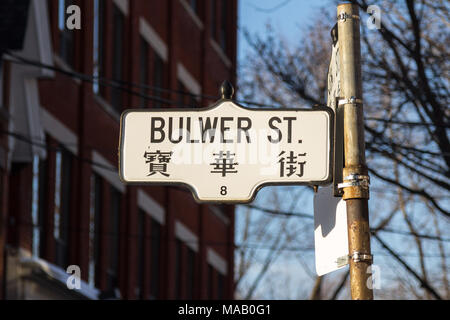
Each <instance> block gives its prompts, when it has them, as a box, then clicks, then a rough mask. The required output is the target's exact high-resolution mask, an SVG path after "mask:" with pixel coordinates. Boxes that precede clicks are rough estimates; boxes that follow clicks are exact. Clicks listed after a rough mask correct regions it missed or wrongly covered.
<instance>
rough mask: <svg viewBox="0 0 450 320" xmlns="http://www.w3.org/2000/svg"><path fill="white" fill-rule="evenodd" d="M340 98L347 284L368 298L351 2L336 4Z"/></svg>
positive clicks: (355, 20) (356, 41) (365, 181)
mask: <svg viewBox="0 0 450 320" xmlns="http://www.w3.org/2000/svg"><path fill="white" fill-rule="evenodd" d="M337 15H338V16H337V17H338V18H337V19H338V41H339V60H340V83H341V98H340V100H339V107H340V108H341V107H342V108H344V157H345V162H344V163H345V165H344V169H343V183H342V184H341V187H342V188H343V190H344V195H343V199H344V200H345V201H346V205H347V224H348V248H349V255H350V257H349V258H350V261H349V262H350V288H351V295H352V299H353V300H372V299H373V291H372V286H368V280H369V277H370V276H371V274H370V272H369V271H368V270H367V269H368V267H369V266H370V265H371V264H372V255H371V251H370V229H369V210H368V199H369V176H368V171H367V167H366V159H365V145H364V123H363V121H364V118H363V105H362V83H361V48H360V33H359V27H360V18H359V9H358V6H357V5H354V4H347V3H345V4H340V5H338V7H337Z"/></svg>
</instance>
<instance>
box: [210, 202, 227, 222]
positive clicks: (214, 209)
mask: <svg viewBox="0 0 450 320" xmlns="http://www.w3.org/2000/svg"><path fill="white" fill-rule="evenodd" d="M209 209H210V210H211V212H212V213H213V214H214V215H215V216H216V217H217V218H219V219H220V220H221V221H222V222H223V223H224V224H226V225H229V224H230V219H228V217H227V216H226V215H225V214H224V213H223V212H222V211H221V210H220V209H219V208H218V207H216V206H215V205H210V206H209Z"/></svg>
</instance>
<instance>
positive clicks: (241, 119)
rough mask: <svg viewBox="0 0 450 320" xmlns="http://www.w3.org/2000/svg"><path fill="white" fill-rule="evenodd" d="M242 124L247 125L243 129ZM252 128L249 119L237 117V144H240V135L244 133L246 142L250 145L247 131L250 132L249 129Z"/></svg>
mask: <svg viewBox="0 0 450 320" xmlns="http://www.w3.org/2000/svg"><path fill="white" fill-rule="evenodd" d="M242 122H247V125H246V126H245V127H244V126H243V125H242ZM251 127H252V120H250V118H247V117H239V118H238V125H237V128H238V132H237V133H238V140H237V142H238V143H240V142H241V133H242V132H245V137H246V139H247V142H248V143H250V135H249V133H248V130H250V128H251Z"/></svg>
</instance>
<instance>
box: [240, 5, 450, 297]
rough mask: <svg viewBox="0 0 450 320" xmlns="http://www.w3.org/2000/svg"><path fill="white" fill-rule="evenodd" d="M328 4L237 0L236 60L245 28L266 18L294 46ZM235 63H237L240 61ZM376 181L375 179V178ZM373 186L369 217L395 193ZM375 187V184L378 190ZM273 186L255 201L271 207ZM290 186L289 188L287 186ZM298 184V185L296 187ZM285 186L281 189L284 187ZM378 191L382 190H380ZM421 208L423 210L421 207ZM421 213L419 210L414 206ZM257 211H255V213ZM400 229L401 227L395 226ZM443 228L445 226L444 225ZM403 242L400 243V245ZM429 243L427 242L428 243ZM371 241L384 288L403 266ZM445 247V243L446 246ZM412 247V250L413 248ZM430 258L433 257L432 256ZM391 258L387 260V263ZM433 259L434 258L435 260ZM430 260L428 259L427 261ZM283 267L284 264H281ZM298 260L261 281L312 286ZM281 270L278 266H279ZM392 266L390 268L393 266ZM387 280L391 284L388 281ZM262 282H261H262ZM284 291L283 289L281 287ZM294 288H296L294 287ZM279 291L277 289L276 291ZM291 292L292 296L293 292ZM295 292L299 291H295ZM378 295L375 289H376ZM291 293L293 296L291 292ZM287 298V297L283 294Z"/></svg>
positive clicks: (395, 239) (304, 204)
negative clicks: (276, 279)
mask: <svg viewBox="0 0 450 320" xmlns="http://www.w3.org/2000/svg"><path fill="white" fill-rule="evenodd" d="M325 6H328V7H329V10H330V11H331V13H333V12H335V10H336V5H335V4H333V1H332V0H315V1H307V0H239V13H238V25H239V35H238V61H239V64H243V63H245V57H246V54H247V53H248V51H249V46H248V45H247V43H246V40H245V39H244V37H243V30H248V31H249V32H250V33H253V34H254V33H258V34H260V35H263V34H264V32H265V27H266V25H267V23H268V22H270V23H271V25H272V26H273V27H274V29H275V32H277V33H278V34H280V36H282V37H283V38H284V40H285V41H287V42H288V43H291V44H292V45H293V46H295V45H296V42H298V41H299V39H301V35H302V31H303V30H307V28H308V26H309V25H310V24H311V22H312V21H313V20H314V19H313V18H314V15H315V14H317V13H318V12H319V8H322V7H325ZM330 24H331V23H330ZM239 64H238V65H239ZM374 182H376V181H374ZM373 186H374V188H373V190H372V191H371V193H372V195H371V199H370V200H369V208H370V209H369V211H370V215H371V220H372V221H373V220H375V219H374V217H376V216H377V214H378V213H382V212H384V211H385V210H386V209H387V208H385V205H386V203H387V202H392V201H394V199H395V197H394V195H392V197H394V198H392V199H390V198H391V194H389V193H388V192H387V191H386V190H385V189H384V188H386V187H387V185H385V184H381V185H379V184H376V183H373ZM376 187H378V190H381V191H377V190H376ZM271 188H272V187H266V188H263V189H262V190H261V191H260V192H259V193H258V195H257V197H256V200H255V204H257V205H263V206H264V205H265V206H267V207H271V206H270V204H268V203H267V202H266V201H265V199H268V196H269V194H270V192H271ZM284 188H286V189H285V192H286V193H288V192H293V190H294V188H296V187H284ZM289 188H290V189H289ZM297 188H298V187H297ZM283 190H284V189H283ZM380 192H381V193H380ZM312 200H313V196H312V193H309V194H308V193H307V194H306V195H305V199H302V201H301V202H300V203H299V205H298V206H297V207H296V208H295V209H294V210H292V211H293V212H308V213H312V212H313V201H312ZM423 210H426V208H424V209H423ZM417 212H418V213H419V215H420V210H417ZM243 213H244V209H243V207H240V206H238V210H237V215H236V219H237V226H236V228H237V230H236V234H237V239H236V242H237V243H238V242H239V240H240V239H239V231H242V230H240V229H239V226H240V224H239V222H242V220H241V219H243V218H242V217H243ZM254 214H258V213H254ZM419 218H420V217H415V219H419ZM402 221H403V220H402V218H401V216H398V215H397V217H396V218H395V219H393V221H392V225H393V226H394V227H395V226H396V225H397V224H398V225H399V226H402V227H403V228H404V226H403V225H402ZM398 228H399V229H402V228H400V227H398ZM444 230H445V227H444ZM313 231H314V230H313V227H312V226H311V230H310V231H309V232H308V233H309V234H310V236H311V238H313ZM384 236H386V239H388V241H389V242H390V243H391V244H394V243H395V244H396V245H397V248H398V247H400V248H401V249H402V250H403V252H408V251H409V250H410V249H411V246H412V245H413V242H412V239H411V238H408V237H406V238H405V237H403V236H393V235H385V234H383V237H384ZM402 244H403V245H402ZM427 244H428V243H427ZM372 245H373V248H372V249H373V253H374V254H375V261H374V262H375V264H378V263H379V264H380V265H381V266H382V267H383V269H382V274H383V281H384V282H383V288H385V287H387V286H389V285H393V284H394V282H392V283H390V282H389V281H388V280H390V279H393V275H394V274H396V273H398V272H400V271H401V270H402V269H401V267H400V269H398V267H399V266H398V265H396V264H395V263H394V261H392V258H390V257H389V256H388V255H387V253H386V252H383V251H382V250H381V248H380V246H379V245H378V243H377V242H376V241H375V240H372ZM446 248H448V246H447V247H446ZM413 251H414V250H413ZM413 255H414V252H411V256H407V255H405V256H404V257H403V258H404V259H405V260H406V261H407V262H408V263H410V264H411V265H412V266H414V267H415V268H416V269H417V268H418V265H417V259H416V257H414V256H413ZM304 258H305V260H306V261H307V264H308V265H309V266H310V267H312V268H311V271H312V272H314V271H315V270H314V267H313V261H314V260H313V259H314V255H308V256H305V257H304ZM430 259H434V258H433V257H431V258H430ZM388 261H390V262H389V263H387V262H388ZM434 261H436V260H434ZM427 263H430V260H428V261H427ZM281 267H283V268H281ZM299 267H300V266H299V264H298V262H297V263H296V258H294V257H291V258H290V259H289V258H288V259H281V261H277V263H276V264H275V266H274V268H273V270H272V271H271V272H270V274H269V275H268V277H266V279H265V280H264V281H263V282H264V285H268V286H271V285H272V284H271V282H270V278H272V275H273V274H275V277H278V276H280V274H282V273H285V274H291V275H290V276H288V278H289V279H291V280H292V284H296V285H297V287H298V288H303V289H305V288H311V287H312V281H313V279H312V277H310V276H308V275H307V274H305V272H302V270H301V269H300V268H299ZM280 268H281V269H282V270H281V269H280ZM392 268H393V269H392ZM389 283H390V284H389ZM264 285H263V286H264ZM282 291H283V289H282ZM294 291H295V290H294ZM278 292H280V291H278ZM295 293H296V292H294V293H293V296H295ZM297 293H298V292H297ZM375 294H376V295H377V292H376V293H375ZM291 297H292V296H291ZM285 298H286V297H285Z"/></svg>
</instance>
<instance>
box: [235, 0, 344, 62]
mask: <svg viewBox="0 0 450 320" xmlns="http://www.w3.org/2000/svg"><path fill="white" fill-rule="evenodd" d="M325 5H329V7H330V10H332V11H335V10H336V6H334V5H333V4H332V3H331V1H330V0H315V1H309V0H290V1H289V0H239V13H238V19H239V27H240V31H239V36H238V50H239V51H238V57H239V59H240V60H241V61H242V59H243V58H244V56H245V52H246V51H247V50H248V46H247V44H246V43H245V39H244V38H243V36H242V29H247V30H249V31H250V32H251V33H255V32H257V33H260V34H262V33H264V31H265V26H266V24H267V22H271V23H272V25H273V26H274V27H275V30H276V31H278V32H279V33H280V34H282V35H283V37H284V38H285V39H287V40H289V41H292V42H295V41H297V40H298V39H299V38H300V37H299V35H300V33H301V32H302V29H306V27H307V26H308V25H309V24H310V23H311V21H312V20H313V19H312V17H313V15H314V14H315V13H317V12H318V10H319V8H321V7H323V6H325Z"/></svg>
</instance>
